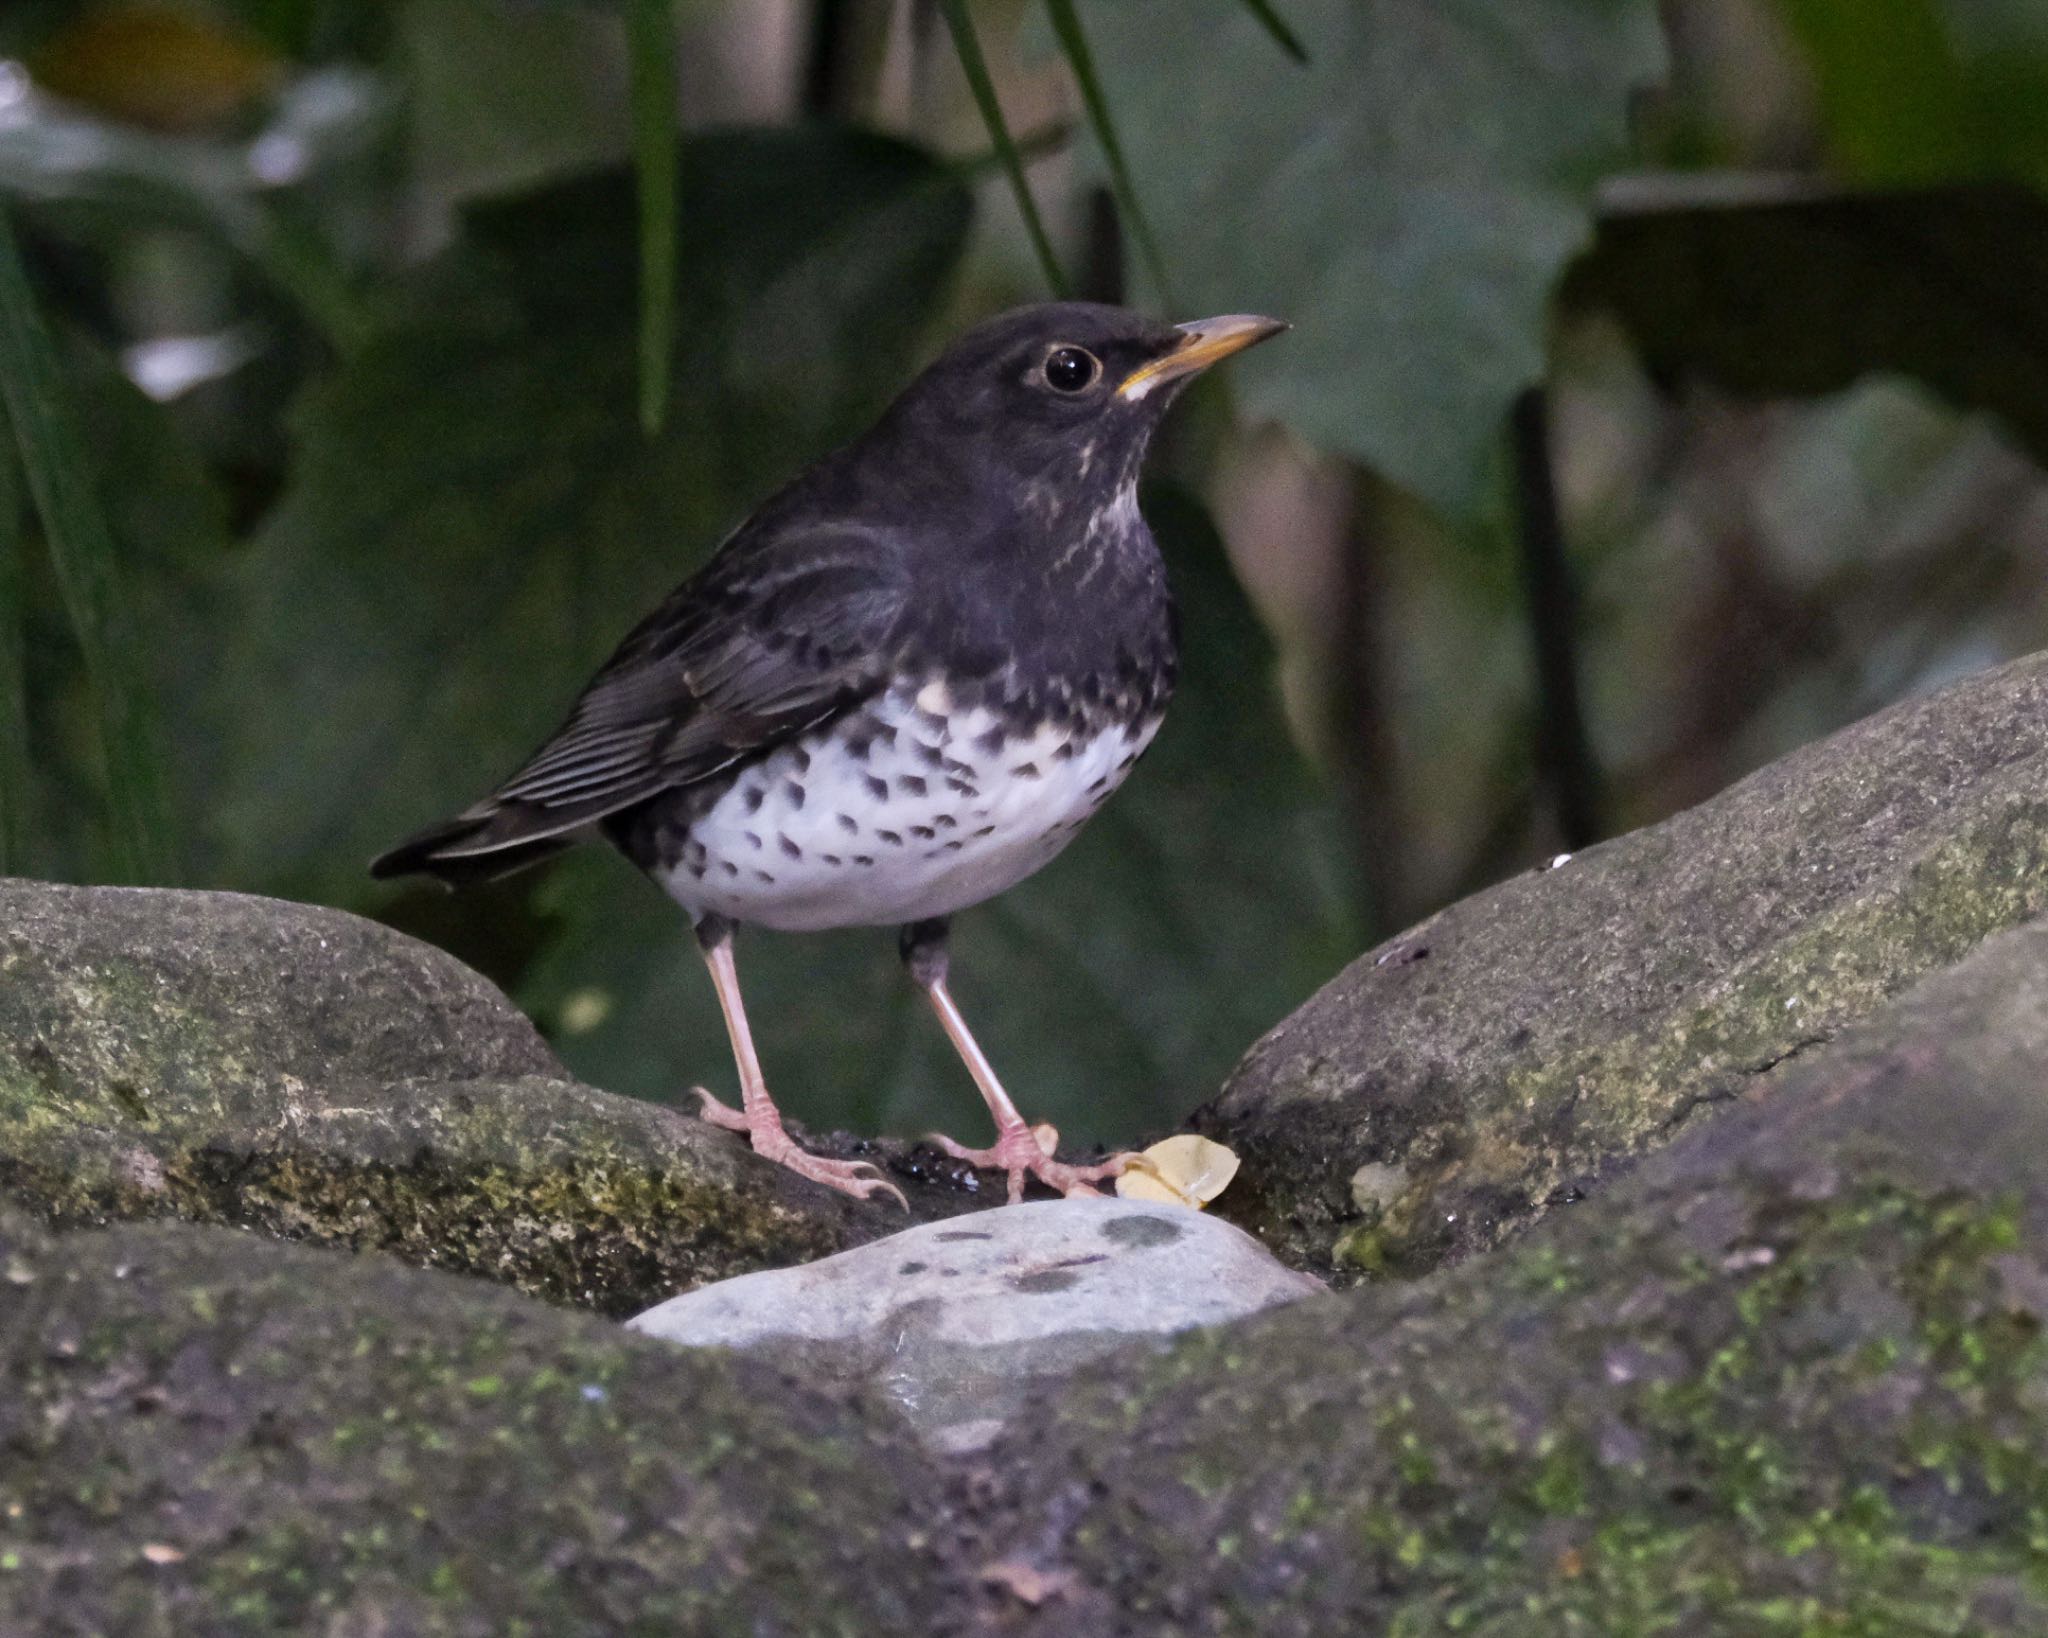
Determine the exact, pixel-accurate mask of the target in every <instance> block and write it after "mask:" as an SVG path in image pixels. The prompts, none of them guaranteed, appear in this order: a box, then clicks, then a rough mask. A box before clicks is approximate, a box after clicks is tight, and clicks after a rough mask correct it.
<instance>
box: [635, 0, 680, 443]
mask: <svg viewBox="0 0 2048 1638" xmlns="http://www.w3.org/2000/svg"><path fill="white" fill-rule="evenodd" d="M626 37H627V42H628V46H629V48H630V54H631V57H632V64H633V171H634V175H635V177H636V178H637V180H638V182H639V187H640V427H641V430H642V431H643V432H645V433H646V434H647V436H648V437H650V438H652V437H654V436H655V435H656V434H657V433H659V432H660V431H661V429H662V424H663V423H664V422H665V421H666V420H667V419H668V391H669V375H668V369H669V361H670V358H671V357H672V356H673V354H674V350H675V329H676V16H675V7H674V4H673V0H631V4H630V5H629V6H628V8H627V12H626Z"/></svg>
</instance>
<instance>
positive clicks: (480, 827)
mask: <svg viewBox="0 0 2048 1638" xmlns="http://www.w3.org/2000/svg"><path fill="white" fill-rule="evenodd" d="M577 840H578V837H577V836H576V835H575V834H574V833H573V829H572V828H571V827H566V826H565V827H562V828H559V829H557V828H546V829H542V828H538V827H536V826H535V825H534V824H533V821H532V816H531V814H525V815H521V814H519V813H517V812H516V811H515V810H510V809H506V808H495V807H494V808H491V809H488V810H483V811H478V810H474V809H472V810H471V811H470V812H468V813H463V814H458V815H457V816H456V817H455V818H453V819H445V820H443V821H442V822H441V823H440V824H438V825H430V826H428V827H427V829H425V830H423V831H421V832H420V833H419V834H418V835H416V836H409V837H407V838H406V839H405V840H404V841H402V842H400V843H399V844H398V846H396V847H394V848H393V849H391V851H390V852H388V853H384V854H381V855H379V856H378V857H377V858H376V859H373V860H372V861H371V863H370V874H371V875H372V876H375V877H377V878H378V879H379V880H380V881H381V880H388V879H389V878H391V877H393V876H412V875H424V876H433V877H436V878H438V879H439V880H441V881H443V882H446V883H447V884H448V885H449V886H450V887H462V886H466V885H467V884H469V883H471V882H488V881H495V880H496V879H497V878H498V877H500V876H509V875H511V874H513V873H514V872H515V871H520V870H525V869H528V868H529V867H530V866H533V865H537V864H541V863H543V862H544V861H546V860H548V859H552V858H553V857H554V856H555V855H556V854H558V853H564V852H567V851H568V850H569V849H570V848H571V847H573V846H575V845H576V842H577Z"/></svg>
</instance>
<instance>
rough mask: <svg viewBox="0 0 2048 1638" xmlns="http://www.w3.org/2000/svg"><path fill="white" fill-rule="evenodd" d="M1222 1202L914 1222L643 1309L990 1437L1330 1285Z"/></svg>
mask: <svg viewBox="0 0 2048 1638" xmlns="http://www.w3.org/2000/svg"><path fill="white" fill-rule="evenodd" d="M1322 1289H1323V1287H1322V1286H1321V1285H1320V1284H1319V1283H1318V1282H1317V1281H1315V1280H1312V1279H1310V1278H1309V1277H1308V1276H1307V1275H1305V1274H1297V1273H1295V1272H1293V1271H1292V1270H1290V1269H1286V1268H1283V1267H1282V1266H1281V1265H1280V1264H1279V1263H1277V1262H1275V1261H1274V1259H1273V1257H1272V1255H1271V1254H1270V1253H1269V1252H1268V1251H1267V1250H1266V1249H1265V1248H1264V1247H1263V1246H1261V1245H1260V1244H1259V1243H1258V1242H1257V1241H1256V1240H1253V1239H1252V1238H1251V1237H1250V1236H1249V1235H1246V1234H1244V1233H1243V1232H1241V1231H1240V1230H1238V1229H1235V1228H1232V1227H1231V1226H1230V1225H1229V1224H1228V1223H1224V1222H1221V1221H1219V1220H1217V1219H1216V1218H1213V1217H1210V1216H1208V1215H1207V1214H1205V1213H1202V1212H1196V1211H1189V1210H1187V1209H1185V1208H1182V1207H1177V1206H1162V1205H1151V1204H1147V1203H1143V1202H1139V1201H1126V1200H1049V1201H1043V1202H1038V1203H1032V1204H1026V1205H1020V1206H1009V1207H1003V1208H1000V1209H998V1210H995V1211H986V1212H980V1213H977V1214H976V1215H975V1216H974V1217H972V1218H971V1219H959V1220H955V1221H953V1222H950V1223H932V1224H926V1225H924V1226H922V1227H919V1228H913V1229H907V1230H905V1231H904V1232H903V1233H901V1234H895V1235H891V1236H890V1237H889V1238H888V1239H886V1240H878V1241H876V1242H874V1243H873V1244H871V1245H866V1246H862V1247H860V1248H859V1249H858V1250H854V1251H847V1252H842V1253H841V1254H840V1255H838V1256H836V1257H828V1258H826V1259H824V1260H823V1261H822V1262H816V1263H812V1264H809V1265H808V1266H806V1267H802V1268H789V1269H779V1270H776V1271H773V1272H770V1273H765V1274H749V1275H743V1276H741V1277H739V1278H737V1279H731V1280H724V1281H721V1282H720V1283H718V1284H716V1285H709V1286H705V1287H703V1288H701V1289H699V1290H696V1291H692V1292H689V1293H687V1294H685V1295H683V1296H680V1297H676V1298H674V1299H672V1300H671V1301H668V1302H665V1303H662V1304H661V1305H660V1306H659V1307H656V1308H651V1309H649V1310H648V1311H647V1312H646V1313H644V1314H641V1315H640V1316H638V1317H637V1318H635V1319H633V1320H631V1321H629V1322H628V1323H629V1324H630V1325H631V1327H632V1328H633V1329H634V1330H637V1331H641V1332H644V1333H645V1334H647V1335H648V1336H653V1337H661V1338H663V1339H665V1340H667V1341H669V1342H677V1343H684V1344H687V1345H690V1346H693V1347H720V1348H741V1349H751V1350H758V1351H759V1352H761V1353H762V1354H764V1355H766V1356H768V1357H770V1358H772V1359H774V1360H776V1361H777V1362H778V1363H779V1364H781V1365H783V1366H785V1367H788V1368H800V1369H802V1370H803V1371H804V1372H805V1374H806V1375H807V1376H810V1377H813V1378H818V1379H826V1380H839V1381H849V1382H851V1381H866V1382H871V1383H873V1384H875V1385H877V1386H878V1387H880V1388H881V1389H882V1390H883V1392H885V1393H886V1394H887V1395H888V1396H889V1397H890V1398H891V1399H893V1400H894V1401H895V1402H896V1404H897V1405H898V1406H899V1407H900V1408H901V1409H902V1410H903V1411H904V1412H905V1413H906V1414H907V1415H908V1416H909V1417H910V1418H911V1420H912V1421H913V1422H914V1423H915V1424H916V1425H917V1426H918V1427H919V1428H920V1429H922V1430H923V1432H924V1433H925V1435H926V1437H927V1438H928V1439H929V1440H930V1442H931V1443H932V1444H933V1445H934V1446H935V1447H937V1448H939V1449H942V1450H948V1451H956V1452H957V1451H964V1450H971V1449H975V1448H978V1447H979V1446H981V1445H984V1444H986V1443H987V1442H988V1441H989V1440H990V1439H992V1438H994V1437H995V1435H996V1434H997V1433H998V1432H999V1431H1000V1430H1001V1428H1002V1427H1003V1425H1004V1424H1005V1422H1006V1421H1008V1420H1009V1419H1010V1418H1011V1417H1012V1416H1014V1415H1015V1413H1016V1412H1017V1411H1018V1409H1019V1408H1020V1407H1021V1406H1023V1405H1024V1404H1025V1402H1026V1401H1027V1400H1028V1399H1029V1398H1030V1397H1031V1396H1032V1395H1033V1394H1034V1393H1036V1392H1042V1391H1044V1390H1045V1389H1047V1388H1048V1387H1051V1386H1055V1385H1057V1384H1058V1383H1059V1382H1060V1381H1061V1380H1062V1379H1064V1378H1065V1377H1067V1376H1068V1375H1070V1374H1071V1373H1072V1372H1073V1371H1074V1370H1075V1369H1076V1368H1077V1367H1078V1366H1080V1365H1083V1364H1085V1363H1087V1362H1088V1361H1090V1360H1094V1359H1098V1358H1101V1357H1102V1356H1104V1355H1106V1354H1109V1353H1112V1352H1115V1351H1117V1350H1119V1349H1120V1348H1122V1347H1124V1346H1125V1345H1126V1344H1128V1343H1130V1342H1132V1341H1134V1340H1136V1339H1139V1338H1152V1339H1160V1338H1165V1337H1169V1336H1172V1335H1173V1334H1175V1333H1177V1332H1180V1331H1185V1330H1187V1329H1189V1328H1191V1327H1193V1326H1198V1325H1216V1324H1220V1323H1222V1322H1223V1321H1226V1320H1232V1319H1238V1318H1242V1317H1243V1316H1244V1315H1246V1314H1250V1313H1255V1312H1257V1311H1259V1310H1260V1309H1264V1308H1269V1307H1272V1306H1274V1305H1276V1304H1279V1303H1285V1302H1295V1301H1299V1300H1300V1299H1301V1298H1303V1297H1308V1296H1315V1295H1318V1294H1319V1293H1321V1291H1322Z"/></svg>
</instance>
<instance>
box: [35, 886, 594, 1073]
mask: <svg viewBox="0 0 2048 1638" xmlns="http://www.w3.org/2000/svg"><path fill="white" fill-rule="evenodd" d="M561 1074H562V1066H561V1064H560V1063H559V1062H557V1060H556V1058H555V1055H554V1054H553V1053H552V1052H550V1051H549V1050H548V1048H547V1045H546V1043H545V1042H543V1041H542V1040H541V1038H540V1035H539V1034H538V1032H536V1031H535V1029H534V1027H533V1025H532V1024H531V1023H529V1022H528V1021H527V1019H526V1017H525V1015H524V1014H522V1013H521V1012H520V1011H519V1009H518V1008H517V1007H515V1006H513V1005H512V1003H511V1002H509V1001H507V1000H506V999H505V997H504V996H503V995H501V994H500V993H499V992H498V991H497V990H496V989H495V988H494V987H493V986H492V985H491V984H490V983H489V982H488V981H487V980H485V979H483V978H481V977H479V976H478V975H477V974H475V973H473V972H471V971H470V970H469V969H468V968H467V967H465V966H463V965H462V963H461V962H459V961H457V960H456V959H455V958H454V957H453V956H450V955H446V954H444V953H442V952H441V951H439V950H437V949H435V948H434V947H433V946H432V945H428V944H422V943H420V942H419V941H418V940H417V939H410V938H407V937H405V936H404V935H403V934H401V933H395V932H393V931H392V930H391V929H390V928H388V927H380V926H378V925H377V923H375V922H372V921H365V920H363V919H362V918H361V917H359V916H351V915H347V914H344V913H343V912H342V911H339V910H327V909H323V908H321V907H320V906H318V905H310V904H294V903H291V902H289V901H287V900H282V899H265V898H256V897H253V896H250V895H247V894H241V893H187V892H178V891H173V890H167V889H160V888H143V887H65V886H59V885H56V884H52V883H48V882H30V881H8V880H0V1086H8V1085H13V1086H26V1087H40V1088H41V1089H43V1090H44V1091H47V1092H51V1093H54V1094H57V1095H62V1093H63V1092H64V1091H66V1090H68V1089H70V1088H73V1087H76V1086H78V1085H81V1084H94V1083H104V1084H108V1085H114V1086H126V1087H128V1088H131V1089H133V1090H134V1092H135V1095H136V1096H138V1097H141V1096H144V1095H145V1094H146V1095H147V1096H149V1097H155V1098H162V1099H167V1100H168V1099H179V1100H184V1101H204V1100H206V1099H208V1098H210V1097H213V1096H215V1095H216V1094H217V1091H218V1088H219V1085H220V1083H221V1082H222V1081H223V1080H257V1079H278V1078H282V1077H286V1076H292V1077H297V1078H299V1079H301V1080H339V1079H360V1080H401V1079H407V1078H426V1079H435V1080H463V1079H468V1078H470V1077H473V1076H480V1075H499V1076H516V1075H553V1076H560V1075H561Z"/></svg>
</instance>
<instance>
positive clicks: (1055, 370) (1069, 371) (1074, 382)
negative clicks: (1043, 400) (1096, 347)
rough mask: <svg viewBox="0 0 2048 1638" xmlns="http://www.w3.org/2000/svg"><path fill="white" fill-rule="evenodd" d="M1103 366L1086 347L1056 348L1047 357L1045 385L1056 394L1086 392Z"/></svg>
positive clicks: (1093, 383)
mask: <svg viewBox="0 0 2048 1638" xmlns="http://www.w3.org/2000/svg"><path fill="white" fill-rule="evenodd" d="M1101 373H1102V365H1101V363H1100V362H1099V361H1098V360H1097V359H1096V357H1095V355H1094V354H1093V353H1091V352H1089V351H1088V349H1087V348H1085V347H1055V348H1054V349H1053V350H1052V351H1051V352H1050V353H1048V354H1047V355H1046V360H1045V384H1046V385H1047V386H1049V387H1051V388H1052V390H1053V391H1054V392H1086V391H1087V390H1088V389H1089V388H1090V387H1092V386H1094V385H1095V378H1096V377H1097V376H1098V375H1100V374H1101Z"/></svg>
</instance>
